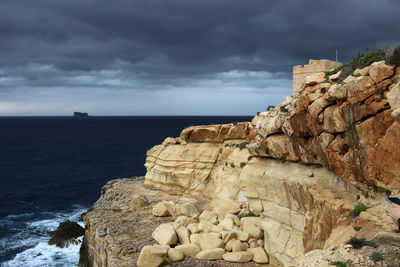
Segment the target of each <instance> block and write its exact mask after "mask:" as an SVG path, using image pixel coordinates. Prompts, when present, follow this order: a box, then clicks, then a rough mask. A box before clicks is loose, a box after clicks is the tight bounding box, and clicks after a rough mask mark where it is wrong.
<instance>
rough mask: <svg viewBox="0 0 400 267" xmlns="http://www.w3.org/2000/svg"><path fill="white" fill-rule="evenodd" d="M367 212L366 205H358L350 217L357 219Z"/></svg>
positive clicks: (350, 213)
mask: <svg viewBox="0 0 400 267" xmlns="http://www.w3.org/2000/svg"><path fill="white" fill-rule="evenodd" d="M366 210H367V206H365V205H364V204H360V205H357V206H356V207H355V208H354V209H353V210H352V211H350V212H349V216H350V217H352V218H355V217H357V216H358V215H360V213H361V212H363V211H366Z"/></svg>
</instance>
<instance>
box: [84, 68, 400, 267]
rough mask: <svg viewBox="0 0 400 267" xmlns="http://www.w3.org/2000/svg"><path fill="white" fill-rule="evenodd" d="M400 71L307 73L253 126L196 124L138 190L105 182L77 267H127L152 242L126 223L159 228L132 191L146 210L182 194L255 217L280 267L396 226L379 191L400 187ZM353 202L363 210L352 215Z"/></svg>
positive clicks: (153, 159)
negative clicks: (142, 200)
mask: <svg viewBox="0 0 400 267" xmlns="http://www.w3.org/2000/svg"><path fill="white" fill-rule="evenodd" d="M399 74H400V67H397V68H395V67H394V66H388V65H385V64H384V63H383V62H377V63H374V64H372V65H371V66H370V67H367V68H365V69H360V70H356V71H355V72H354V74H353V76H349V77H348V78H346V79H345V80H344V81H337V79H338V75H333V76H330V77H329V78H328V79H327V78H326V77H325V73H316V74H312V75H310V76H308V77H307V78H306V79H305V81H304V83H303V85H302V88H301V90H300V91H299V93H298V94H297V95H294V96H292V97H288V98H287V99H286V100H285V101H284V102H283V103H282V104H280V105H279V106H277V107H273V108H270V109H269V110H268V111H266V112H261V113H260V114H258V115H257V116H256V117H255V118H253V120H252V121H251V122H240V123H231V124H223V125H207V126H193V127H188V128H186V129H184V130H183V131H182V133H181V135H180V137H177V138H170V137H169V138H166V139H165V141H164V142H163V143H162V144H161V145H157V146H155V147H153V148H152V149H150V150H149V151H148V152H147V159H146V164H145V166H146V168H147V173H146V176H145V181H144V185H143V184H137V183H135V184H133V183H132V182H129V183H128V182H126V181H125V180H122V181H119V180H118V181H117V182H113V183H110V184H109V185H107V186H105V189H104V192H103V194H102V197H101V198H100V200H99V201H98V202H97V203H96V205H95V207H94V210H93V211H90V212H88V214H87V215H86V217H85V224H86V234H85V248H86V250H87V253H86V254H85V253H84V254H85V255H88V258H87V259H86V265H87V266H125V265H124V264H126V266H132V265H134V264H135V262H136V259H137V256H138V252H139V251H138V246H134V245H132V240H138V238H139V239H140V240H143V239H144V241H143V245H144V244H149V242H150V241H151V237H150V234H149V231H148V230H147V231H146V230H144V228H146V229H147V228H149V227H147V226H145V224H144V221H143V220H140V219H138V217H137V216H134V214H139V216H140V215H142V216H145V220H146V221H147V222H148V223H150V222H152V221H155V222H159V223H161V222H164V221H167V219H160V218H157V219H156V220H154V218H153V219H152V218H151V216H150V214H149V212H148V210H146V211H145V209H144V208H143V209H141V208H140V207H139V208H137V207H136V204H132V203H131V197H132V196H130V194H131V195H135V194H139V193H140V194H145V195H146V197H147V199H149V201H150V203H151V204H152V203H155V202H156V200H161V199H168V198H179V197H180V196H185V197H188V196H190V197H193V198H196V199H197V200H198V201H200V202H202V205H203V206H204V207H209V208H210V207H211V208H212V207H214V208H216V209H217V210H218V212H221V211H222V212H230V213H234V211H238V210H241V209H242V210H248V211H251V212H253V213H255V214H257V215H259V216H260V217H259V219H257V221H258V222H257V224H258V225H259V227H260V228H261V229H262V231H263V234H264V242H263V244H264V249H265V251H266V252H267V253H268V254H269V255H270V256H272V257H273V258H277V259H278V260H279V261H280V262H281V263H283V264H284V265H285V266H294V265H296V264H300V266H316V265H313V264H317V265H318V264H320V263H321V264H322V263H323V264H325V265H326V266H327V264H329V261H331V259H329V261H328V260H326V258H324V257H325V256H326V255H331V256H332V255H336V256H337V257H338V258H340V257H342V256H343V255H342V254H340V253H342V252H343V251H344V252H346V249H348V248H343V247H340V249H338V250H336V252H335V249H336V248H337V247H335V246H337V245H342V244H343V243H345V242H346V241H347V240H349V239H350V237H359V238H367V239H371V238H373V237H374V236H375V239H376V240H383V239H382V238H381V239H379V238H377V237H376V234H378V235H377V236H378V237H379V236H385V235H384V234H382V233H381V232H393V231H394V230H395V229H396V226H395V225H394V224H393V223H392V222H391V220H390V217H389V208H390V206H389V205H388V204H387V202H386V201H385V197H386V195H385V193H390V191H389V190H392V192H394V193H392V194H395V193H397V192H398V189H399V188H400V165H399V164H398V163H399V162H400V153H399V152H398V151H400V147H399V144H400V143H399V140H400V124H399V121H400V119H399V118H400V115H399V114H400V112H399V110H400V100H399V99H400V97H399V94H400V81H399V80H400V78H399ZM131 188H132V190H131ZM121 192H123V193H121ZM121 194H122V195H121ZM160 196H162V197H160ZM132 199H134V197H132ZM361 204H363V205H365V207H366V210H365V209H364V211H362V212H360V213H359V214H357V215H359V216H357V215H356V216H349V212H350V211H352V210H353V209H354V208H355V207H356V206H357V205H361ZM219 217H220V218H223V217H224V214H220V215H219ZM140 227H141V228H143V229H142V231H141V234H140V233H138V231H137V230H136V228H140ZM150 228H151V229H154V228H155V225H154V224H151V227H150ZM146 236H147V238H148V239H146ZM146 242H147V243H146ZM382 242H383V243H384V241H382ZM396 242H398V240H396ZM396 242H394V243H396ZM396 244H397V243H396ZM315 249H331V250H321V251H322V252H318V250H315ZM312 250H314V251H312ZM395 250H396V249H395ZM395 250H393V251H395ZM309 251H312V252H310V253H308V254H306V256H305V257H304V254H305V253H307V252H309ZM337 251H341V252H340V253H339V254H340V255H339V254H337ZM396 251H399V250H398V249H397V250H396ZM331 252H332V253H331ZM344 252H343V253H344ZM324 253H325V254H324ZM335 253H336V254H335ZM399 253H400V251H399ZM331 256H330V257H331ZM347 256H349V255H345V256H343V258H346V257H347ZM332 257H333V256H332ZM303 258H304V259H303ZM367 258H368V257H367ZM346 259H347V258H346ZM356 260H357V261H358V262H359V263H360V262H363V264H364V262H365V264H366V265H365V266H368V264H369V259H366V260H365V261H363V260H364V258H357V259H356ZM189 261H190V262H191V263H190V264H195V263H194V262H193V261H192V260H189ZM310 262H312V264H310ZM355 262H356V261H355ZM188 264H189V263H188ZM196 264H197V263H196ZM204 264H206V263H204ZM207 264H208V263H207ZM221 264H222V263H221ZM355 264H356V263H355ZM182 266H184V265H182ZM193 266H196V265H193ZM217 266H225V265H217ZM321 266H323V265H321ZM355 266H357V265H355ZM383 266H386V265H383ZM387 266H390V265H387Z"/></svg>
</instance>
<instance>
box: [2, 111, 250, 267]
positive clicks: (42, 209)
mask: <svg viewBox="0 0 400 267" xmlns="http://www.w3.org/2000/svg"><path fill="white" fill-rule="evenodd" d="M249 120H251V117H221V116H214V117H211V116H207V117H200V116H199V117H85V118H74V117H0V266H18V267H20V266H27V267H31V266H32V267H33V266H76V265H77V263H78V259H79V246H78V245H73V246H69V247H68V248H64V249H60V248H57V247H55V246H48V245H47V241H48V240H49V238H50V237H49V234H48V231H51V230H55V229H56V228H57V226H58V224H59V223H60V222H62V221H65V220H66V219H70V220H75V221H77V220H78V218H79V216H80V214H81V213H82V212H84V211H86V209H88V208H90V207H91V205H92V204H93V203H94V202H95V201H96V200H97V199H98V198H99V196H100V191H101V188H102V186H103V185H104V184H105V183H106V182H107V181H109V180H111V179H115V178H121V177H132V176H143V175H145V172H146V169H145V168H144V166H143V165H144V163H145V158H146V151H147V150H148V149H150V148H151V147H152V146H154V145H156V144H160V143H161V142H162V141H163V140H164V139H165V138H166V137H168V136H170V137H177V136H179V134H180V132H181V130H182V129H183V128H184V127H186V126H189V125H201V124H210V123H229V122H234V121H249Z"/></svg>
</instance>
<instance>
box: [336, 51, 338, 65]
mask: <svg viewBox="0 0 400 267" xmlns="http://www.w3.org/2000/svg"><path fill="white" fill-rule="evenodd" d="M337 55H338V51H337V49H336V62H338V61H337Z"/></svg>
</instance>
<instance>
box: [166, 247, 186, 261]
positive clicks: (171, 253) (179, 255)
mask: <svg viewBox="0 0 400 267" xmlns="http://www.w3.org/2000/svg"><path fill="white" fill-rule="evenodd" d="M184 257H185V256H184V255H183V252H182V251H181V250H178V249H175V248H170V249H169V250H168V258H169V259H170V260H171V261H181V260H183V258H184Z"/></svg>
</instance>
